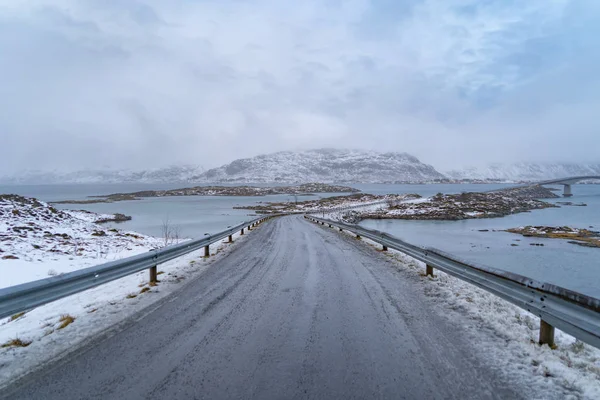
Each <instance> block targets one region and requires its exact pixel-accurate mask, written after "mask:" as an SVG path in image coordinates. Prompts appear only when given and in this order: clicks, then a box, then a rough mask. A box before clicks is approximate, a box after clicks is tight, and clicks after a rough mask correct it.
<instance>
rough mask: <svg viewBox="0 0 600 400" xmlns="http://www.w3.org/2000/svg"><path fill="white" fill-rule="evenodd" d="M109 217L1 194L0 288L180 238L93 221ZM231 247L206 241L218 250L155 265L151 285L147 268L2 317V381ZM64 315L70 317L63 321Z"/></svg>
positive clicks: (184, 277) (127, 311)
mask: <svg viewBox="0 0 600 400" xmlns="http://www.w3.org/2000/svg"><path fill="white" fill-rule="evenodd" d="M107 217H109V216H108V215H99V214H94V213H89V212H82V211H62V210H57V209H55V208H53V207H51V206H50V205H48V204H46V203H44V202H40V201H37V200H35V199H31V198H24V197H20V196H12V195H2V196H0V270H1V271H0V272H1V274H0V288H3V287H8V286H13V285H17V284H21V283H25V282H29V281H33V280H37V279H42V278H47V277H49V276H54V275H59V274H61V273H65V272H70V271H74V270H77V269H81V268H85V267H88V266H93V265H98V264H102V263H105V262H109V261H112V260H116V259H120V258H124V257H129V256H132V255H135V254H139V253H143V252H146V251H148V250H150V249H153V248H159V247H163V246H165V245H166V244H172V243H173V242H175V241H178V240H180V239H178V238H176V237H174V236H173V235H171V237H169V238H168V239H166V240H165V239H164V238H154V237H150V236H145V235H141V234H138V233H135V232H124V231H120V230H116V229H105V228H104V227H103V226H102V225H99V224H96V223H95V221H97V220H98V219H103V218H107ZM237 236H239V233H238V234H237V235H236V236H235V237H237ZM244 237H245V236H241V237H240V239H242V238H244ZM230 246H231V245H230V244H224V243H216V244H213V245H211V246H210V249H211V254H213V255H216V254H218V256H217V257H211V258H209V259H205V258H204V257H203V255H204V250H202V251H197V252H194V253H191V254H188V255H186V256H184V257H180V258H178V259H177V260H173V261H171V262H168V263H165V264H163V265H160V266H159V273H160V276H159V279H160V281H161V282H160V283H159V284H158V285H156V286H150V285H149V283H148V277H149V276H148V275H149V274H148V271H143V272H140V273H137V274H134V275H131V276H128V277H125V278H122V279H119V280H117V281H114V282H111V283H108V284H105V285H102V286H99V287H97V288H94V289H90V290H88V291H85V292H82V293H79V294H77V295H73V296H70V297H67V298H65V299H62V300H59V301H56V302H53V303H51V304H48V305H45V306H42V307H38V308H36V309H34V310H32V311H29V312H27V313H25V314H22V315H21V314H17V315H14V316H13V317H11V318H6V319H4V320H3V321H0V385H2V384H3V383H6V382H8V381H9V380H10V379H11V378H13V377H15V376H18V375H20V374H22V373H23V372H25V371H27V370H30V369H32V368H34V367H36V366H38V365H40V364H41V363H43V362H45V361H47V360H50V359H52V358H54V357H55V356H57V355H59V354H63V353H65V352H68V351H69V350H70V349H72V348H74V347H76V346H78V345H79V344H81V342H83V341H84V340H86V339H87V338H90V337H93V336H94V335H95V334H96V333H98V332H100V331H102V330H105V329H107V328H109V327H111V326H113V325H114V324H116V323H118V322H119V321H121V320H123V319H124V318H126V317H127V316H129V315H131V314H132V313H134V312H136V311H138V310H140V309H141V308H143V307H146V306H148V305H149V304H150V303H152V302H154V301H156V300H157V299H160V298H161V297H163V296H165V295H166V294H168V293H171V292H173V291H174V290H176V289H177V288H178V287H179V286H181V285H180V283H181V282H184V281H185V280H189V278H191V277H193V276H195V275H197V274H199V273H201V272H202V271H203V270H204V269H206V267H207V266H208V265H210V264H211V263H212V262H213V261H214V260H215V259H217V258H219V257H220V256H221V255H222V254H223V253H226V248H227V247H230ZM70 318H73V319H74V321H73V322H72V323H70V324H68V326H66V327H64V328H62V327H61V325H62V324H63V323H64V322H65V321H67V322H68V321H70ZM24 345H26V346H24Z"/></svg>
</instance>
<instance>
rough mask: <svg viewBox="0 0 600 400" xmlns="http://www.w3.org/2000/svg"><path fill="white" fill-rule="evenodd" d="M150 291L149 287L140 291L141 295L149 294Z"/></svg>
mask: <svg viewBox="0 0 600 400" xmlns="http://www.w3.org/2000/svg"><path fill="white" fill-rule="evenodd" d="M148 291H150V288H149V287H145V288H143V289H142V290H140V294H142V293H146V292H148Z"/></svg>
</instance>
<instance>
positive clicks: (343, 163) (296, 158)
mask: <svg viewBox="0 0 600 400" xmlns="http://www.w3.org/2000/svg"><path fill="white" fill-rule="evenodd" d="M441 179H445V176H444V175H443V174H441V173H440V172H438V171H437V170H436V169H435V168H434V167H432V166H431V165H428V164H423V163H421V162H420V161H419V159H417V158H416V157H415V156H413V155H410V154H408V153H399V152H387V153H381V152H376V151H369V150H344V149H314V150H304V151H281V152H277V153H271V154H262V155H258V156H255V157H250V158H243V159H238V160H235V161H233V162H231V163H229V164H225V165H222V166H220V167H217V168H212V169H209V170H207V171H206V172H204V173H202V174H200V175H198V176H194V177H193V178H192V180H193V181H194V182H198V183H216V182H223V183H301V182H322V183H394V182H403V183H404V182H406V183H408V182H410V183H416V182H428V181H435V180H441Z"/></svg>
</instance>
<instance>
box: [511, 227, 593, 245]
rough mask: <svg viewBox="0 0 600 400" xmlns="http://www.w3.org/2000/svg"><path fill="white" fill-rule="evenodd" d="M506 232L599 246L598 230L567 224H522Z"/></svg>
mask: <svg viewBox="0 0 600 400" xmlns="http://www.w3.org/2000/svg"><path fill="white" fill-rule="evenodd" d="M506 232H510V233H516V234H519V235H522V236H523V237H536V238H546V239H566V240H569V243H571V244H576V245H578V246H584V247H594V248H600V232H596V231H591V230H589V229H578V228H571V227H569V226H559V227H553V226H522V227H519V228H511V229H507V230H506Z"/></svg>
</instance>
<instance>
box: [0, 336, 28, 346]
mask: <svg viewBox="0 0 600 400" xmlns="http://www.w3.org/2000/svg"><path fill="white" fill-rule="evenodd" d="M30 344H31V342H28V341H23V340H21V339H19V338H15V339H12V340H9V341H8V342H6V343H4V344H3V345H2V348H6V347H27V346H29V345H30Z"/></svg>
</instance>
